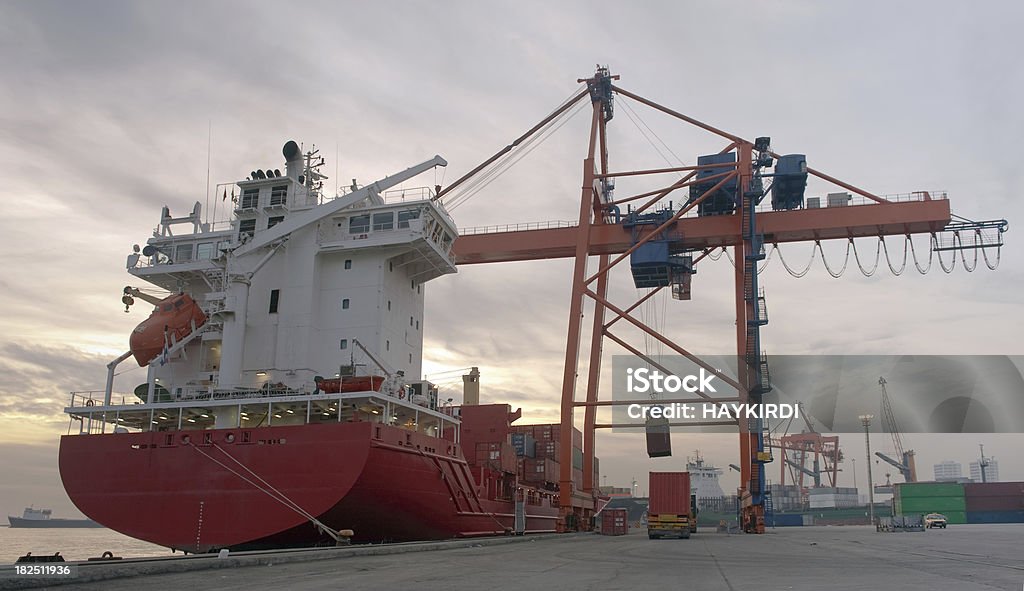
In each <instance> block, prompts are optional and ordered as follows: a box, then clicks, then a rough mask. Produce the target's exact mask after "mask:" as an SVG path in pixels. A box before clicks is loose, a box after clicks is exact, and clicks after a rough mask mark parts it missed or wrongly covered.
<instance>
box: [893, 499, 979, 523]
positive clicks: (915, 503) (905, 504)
mask: <svg viewBox="0 0 1024 591" xmlns="http://www.w3.org/2000/svg"><path fill="white" fill-rule="evenodd" d="M896 511H897V514H899V515H907V514H912V513H946V512H947V511H960V512H961V513H964V512H966V511H967V501H966V499H964V498H963V497H930V498H916V499H915V498H910V499H908V498H902V499H899V501H898V502H897V504H896ZM965 519H966V517H965Z"/></svg>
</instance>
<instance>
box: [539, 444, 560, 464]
mask: <svg viewBox="0 0 1024 591" xmlns="http://www.w3.org/2000/svg"><path fill="white" fill-rule="evenodd" d="M534 450H535V452H534V453H535V455H536V456H537V458H551V459H552V460H555V461H556V462H557V461H558V460H560V459H561V458H559V456H558V454H559V452H560V451H561V445H559V443H558V442H557V441H538V442H537V445H536V447H535V448H534Z"/></svg>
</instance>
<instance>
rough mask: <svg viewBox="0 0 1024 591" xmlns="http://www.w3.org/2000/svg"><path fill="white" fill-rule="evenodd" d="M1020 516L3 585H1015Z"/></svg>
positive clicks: (183, 565)
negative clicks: (942, 524)
mask: <svg viewBox="0 0 1024 591" xmlns="http://www.w3.org/2000/svg"><path fill="white" fill-rule="evenodd" d="M1022 538H1024V524H997V525H959V526H955V527H950V528H949V529H946V530H929V531H926V532H915V533H909V532H908V533H896V534H886V533H878V532H876V531H875V530H874V528H871V527H867V526H844V527H802V528H778V529H770V530H769V531H768V533H766V534H764V535H756V536H755V535H745V534H725V533H714V532H710V531H709V532H703V531H702V532H698V533H697V534H695V535H694V536H693V537H692V538H690V539H689V540H674V539H663V540H649V539H648V538H647V535H646V532H643V531H641V530H638V529H635V528H632V529H631V533H630V534H628V535H623V536H602V535H598V534H571V535H548V536H526V537H508V538H489V539H479V540H453V541H444V542H425V543H415V544H390V545H378V546H352V547H347V548H331V549H317V550H289V551H268V552H245V553H231V554H229V556H228V557H226V558H224V557H217V556H216V555H204V556H190V557H169V558H158V559H133V560H123V561H117V563H109V562H108V563H88V564H87V563H76V564H78V565H79V569H78V574H77V576H76V577H75V578H73V579H50V580H42V579H25V578H20V579H16V578H11V567H9V566H7V567H3V568H2V574H0V589H15V588H20V589H24V588H42V587H46V586H48V585H49V586H52V587H53V588H58V589H62V590H63V589H86V590H88V589H103V590H106V591H118V590H125V591H128V590H131V591H136V590H137V589H139V588H140V587H147V588H153V589H170V588H180V589H218V590H233V589H238V590H242V589H246V590H249V589H289V590H313V589H338V588H348V589H388V590H394V589H418V590H423V589H445V590H461V589H465V590H474V591H475V590H478V589H488V590H495V591H497V590H505V589H508V590H516V591H522V590H524V589H527V590H529V589H602V590H605V589H623V590H627V589H628V590H632V589H677V588H680V587H685V588H692V589H701V590H708V591H718V590H722V591H729V590H734V589H745V588H759V589H766V590H770V589H780V590H781V589H787V590H789V589H792V590H797V591H799V590H807V591H811V590H814V591H818V590H821V589H830V590H839V591H841V590H851V591H852V590H863V589H878V590H884V589H897V588H898V589H901V590H907V591H913V590H922V591H925V590H927V591H941V590H945V589H950V590H958V591H971V590H982V589H985V590H991V589H993V588H996V589H1018V588H1020V585H1021V584H1022V582H1024V555H1022V554H1021V552H1020V545H1019V541H1020V540H1021V539H1022Z"/></svg>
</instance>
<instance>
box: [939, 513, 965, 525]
mask: <svg viewBox="0 0 1024 591" xmlns="http://www.w3.org/2000/svg"><path fill="white" fill-rule="evenodd" d="M938 513H942V514H943V515H945V516H946V520H947V521H948V522H949V523H967V512H966V511H938Z"/></svg>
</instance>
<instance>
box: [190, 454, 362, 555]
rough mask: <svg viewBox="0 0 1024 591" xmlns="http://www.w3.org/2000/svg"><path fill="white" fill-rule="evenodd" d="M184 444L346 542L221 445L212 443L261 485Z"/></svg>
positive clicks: (334, 538) (338, 542)
mask: <svg viewBox="0 0 1024 591" xmlns="http://www.w3.org/2000/svg"><path fill="white" fill-rule="evenodd" d="M186 445H188V446H190V447H192V449H194V450H196V451H197V452H199V453H200V454H202V455H203V456H205V457H206V458H207V459H208V460H210V461H211V462H213V463H215V464H217V465H218V466H220V467H221V468H224V469H225V470H227V471H228V472H231V473H232V474H234V475H235V476H238V477H239V478H241V479H242V480H244V481H245V482H246V483H248V484H251V485H252V486H253V487H255V488H256V489H257V490H259V491H261V492H263V493H265V494H266V495H267V496H269V497H270V498H272V499H274V500H275V501H277V502H279V503H281V504H282V505H284V506H285V507H287V508H289V509H291V510H292V511H295V512H296V513H298V514H299V515H301V516H302V517H304V518H306V519H308V520H309V521H310V522H311V523H312V524H313V525H315V526H316V528H317V530H318V531H319V532H320V533H322V534H326V535H327V536H329V537H331V538H332V539H333V540H334V541H335V543H337V544H346V543H348V539H347V538H346V537H345V536H342V535H341V534H340V533H339V532H338V531H336V530H335V529H333V528H331V527H329V526H328V525H326V524H324V523H323V522H321V521H320V520H319V519H317V518H316V517H315V516H314V515H313V514H311V513H310V512H308V511H306V510H305V509H303V508H302V507H300V506H299V504H298V503H296V502H295V501H293V500H291V499H290V498H288V496H287V495H285V494H284V493H283V492H281V491H279V490H277V489H276V488H274V486H273V485H271V484H270V483H269V482H267V481H266V480H264V479H263V478H262V477H261V476H260V475H259V474H257V473H255V472H253V471H252V470H251V469H250V468H249V467H248V466H246V465H245V464H243V463H242V462H240V461H239V460H238V459H237V458H235V457H234V456H232V455H231V454H229V453H228V452H227V450H225V449H224V448H223V447H221V446H219V445H217V444H216V443H214V444H213V447H215V448H217V449H219V450H220V451H221V453H223V454H224V455H225V456H227V457H228V458H230V459H231V461H233V462H235V463H236V464H238V465H239V466H240V467H241V468H242V469H243V470H245V471H246V472H248V473H249V474H251V475H252V477H253V478H255V479H256V480H258V481H259V482H260V483H262V486H261V485H260V484H257V483H256V482H253V481H252V480H250V479H249V478H247V477H246V476H245V475H243V474H240V473H239V472H238V471H236V470H234V469H232V468H231V467H230V466H228V465H227V464H225V463H223V462H221V461H220V460H218V459H217V458H215V457H213V456H211V455H210V454H208V453H206V452H205V451H203V450H202V449H200V448H199V447H197V446H196V445H195V444H193V443H192V442H191V441H189V442H188V443H186Z"/></svg>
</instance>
